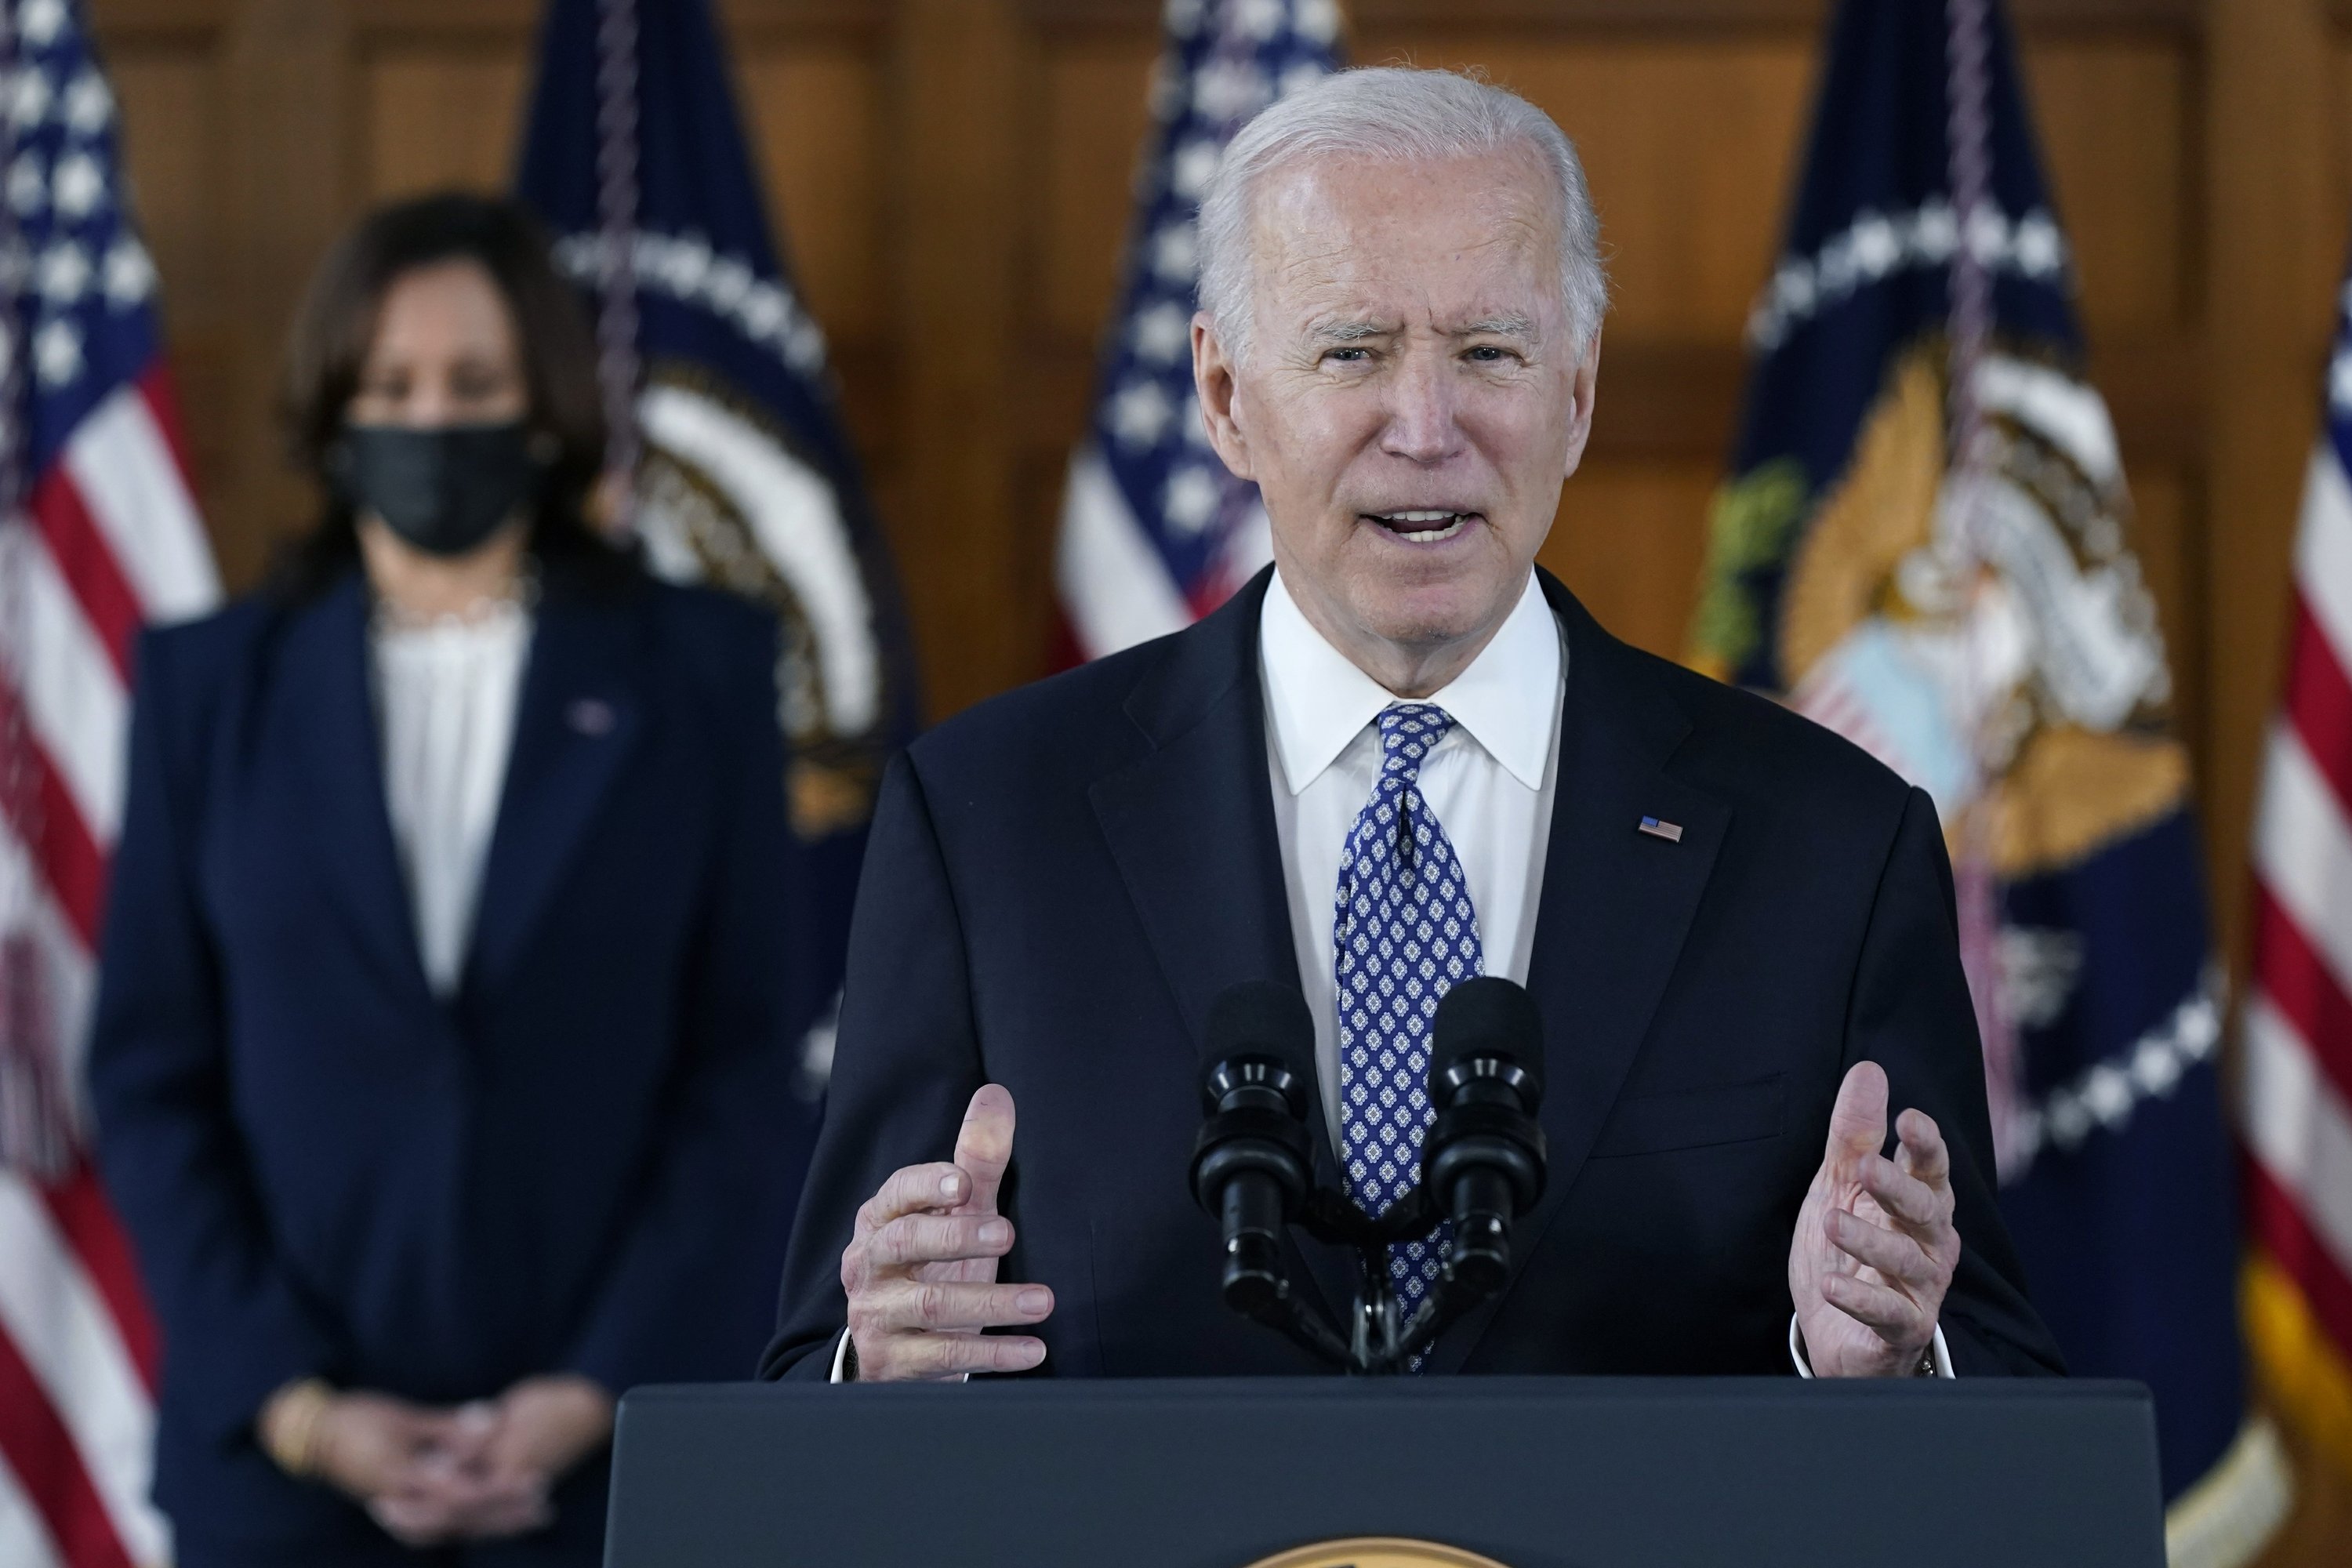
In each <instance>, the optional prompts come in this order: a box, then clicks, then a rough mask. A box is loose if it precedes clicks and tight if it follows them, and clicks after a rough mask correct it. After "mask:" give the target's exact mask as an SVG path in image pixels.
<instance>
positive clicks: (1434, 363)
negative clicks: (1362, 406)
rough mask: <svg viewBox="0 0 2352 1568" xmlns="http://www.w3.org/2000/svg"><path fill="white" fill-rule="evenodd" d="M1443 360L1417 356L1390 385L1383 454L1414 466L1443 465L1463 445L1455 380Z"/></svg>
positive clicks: (1382, 443) (1436, 357)
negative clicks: (1455, 398) (1403, 460)
mask: <svg viewBox="0 0 2352 1568" xmlns="http://www.w3.org/2000/svg"><path fill="white" fill-rule="evenodd" d="M1445 371H1446V366H1445V363H1444V359H1443V358H1442V356H1438V355H1421V354H1414V355H1410V356H1408V357H1407V358H1406V360H1405V362H1404V363H1402V364H1401V365H1399V366H1398V367H1397V374H1396V377H1395V379H1394V380H1393V381H1392V382H1391V384H1390V387H1389V399H1388V426H1387V428H1386V429H1385V430H1383V431H1382V432H1381V450H1382V451H1384V452H1386V453H1388V454H1389V455H1390V456H1391V457H1397V458H1406V459H1408V460H1410V461H1412V462H1415V463H1442V462H1444V460H1445V459H1446V458H1450V457H1452V456H1453V455H1454V452H1455V451H1456V450H1458V449H1459V448H1460V447H1461V444H1462V429H1461V426H1460V424H1459V423H1458V422H1457V420H1456V417H1455V416H1456V414H1457V413H1458V410H1457V408H1456V406H1455V403H1454V384H1453V378H1452V377H1450V376H1448V375H1447V374H1445Z"/></svg>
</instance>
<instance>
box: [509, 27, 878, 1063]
mask: <svg viewBox="0 0 2352 1568" xmlns="http://www.w3.org/2000/svg"><path fill="white" fill-rule="evenodd" d="M516 190H517V194H518V195H520V196H521V197H522V199H523V200H524V201H525V202H527V203H528V204H529V205H531V206H532V207H533V208H535V209H536V210H537V211H538V212H539V213H540V214H541V216H542V217H544V219H545V220H546V221H547V223H548V225H549V226H550V227H551V229H552V230H553V231H554V234H555V236H556V259H557V262H558V264H559V265H560V266H561V267H562V269H563V270H564V271H565V272H566V273H567V274H569V275H570V276H571V277H572V279H574V280H576V281H577V282H578V283H579V284H580V285H581V286H582V288H583V289H584V290H585V291H586V292H587V295H588V300H589V304H590V306H591V308H592V309H593V310H596V312H597V314H598V325H599V333H598V335H599V340H600V347H601V349H602V351H603V353H604V374H605V378H606V382H607V391H608V400H607V405H608V408H610V409H611V410H612V412H613V414H614V420H613V423H614V427H615V437H616V439H615V446H616V448H617V449H618V450H619V451H620V452H621V453H622V454H623V456H624V458H625V461H626V462H627V464H628V468H629V473H628V475H627V479H628V480H629V481H630V485H631V486H632V487H633V488H632V489H630V490H628V491H626V492H625V493H628V494H629V495H630V500H631V504H630V506H629V508H628V510H629V512H630V514H631V521H632V523H633V526H634V528H635V533H636V536H637V538H638V539H639V540H640V541H641V542H642V543H643V545H644V548H645V551H646V559H647V561H648V563H650V564H651V566H652V567H653V569H654V570H655V571H656V573H658V574H661V575H663V576H665V577H668V578H670V579H672V580H675V581H680V582H700V583H712V584H719V585H721V586H724V587H728V588H731V589H734V590H736V591H737V592H740V593H742V594H745V595H749V596H751V597H752V598H754V599H757V600H759V601H761V603H763V604H766V605H770V606H771V607H772V608H773V609H774V610H775V611H776V613H777V616H778V617H779V619H780V620H781V621H782V625H783V627H784V647H783V653H782V663H781V666H780V668H779V670H778V679H779V686H780V689H781V692H782V709H781V711H780V714H779V719H780V721H781V722H782V725H783V728H784V731H785V732H786V735H787V736H788V738H789V740H790V742H791V744H792V755H793V764H792V767H793V772H792V778H791V781H790V795H791V802H792V815H793V827H794V829H795V830H796V832H797V833H798V835H799V837H801V839H802V841H803V844H804V845H805V846H806V847H807V851H808V853H807V855H806V856H805V857H804V865H805V868H806V871H807V877H806V881H807V884H808V885H806V886H804V887H802V888H799V889H794V892H795V895H796V896H797V897H798V898H799V899H800V900H802V902H803V905H804V907H805V910H806V912H807V918H806V919H805V920H804V921H803V922H802V925H803V929H804V930H806V931H809V932H810V935H811V940H810V942H809V943H808V944H807V945H806V947H805V948H804V949H803V950H802V951H798V952H792V953H786V954H780V955H779V958H780V961H781V962H784V963H790V964H792V965H793V969H794V973H795V981H796V984H795V994H796V996H797V997H798V1003H797V1005H796V1019H795V1024H796V1026H798V1027H802V1028H805V1029H807V1030H808V1031H809V1033H808V1035H807V1037H806V1038H807V1053H806V1058H805V1061H806V1066H807V1068H808V1072H807V1075H806V1080H805V1081H806V1086H807V1087H808V1088H809V1089H810V1090H811V1092H812V1093H814V1092H815V1091H816V1090H817V1089H821V1087H822V1084H823V1081H824V1076H825V1072H826V1069H827V1068H828V1067H829V1064H830V1061H831V1048H832V1047H831V1032H830V1031H831V1026H830V1023H829V1016H830V1010H831V1007H832V1004H833V1001H834V998H835V995H836V994H837V993H838V990H839V987H840V984H841V974H842V965H843V960H844V954H845V950H846V944H847V940H848V926H849V904H850V899H851V896H852V893H853V892H854V890H855V889H856V879H857V868H858V863H859V861H860V859H861V858H862V857H863V855H864V850H865V842H866V821H867V817H868V816H869V815H870V813H871V812H872V809H873V805H874V796H875V791H876V789H877V786H878V784H879V783H880V780H881V773H882V767H883V764H884V763H886V762H887V760H888V758H889V756H890V754H891V753H892V752H895V751H896V750H897V749H898V747H899V746H900V745H902V744H904V743H905V742H906V741H907V740H908V737H909V736H910V735H911V733H912V731H913V729H914V724H915V717H916V713H917V706H916V689H915V675H914V661H913V652H912V646H911V644H910V643H909V641H908V637H907V631H906V626H905V623H904V619H903V616H902V613H901V609H900V605H899V600H898V586H897V580H896V577H895V575H894V574H893V573H892V570H891V567H890V562H889V558H888V554H887V550H886V547H885V545H884V542H883V539H882V535H881V532H880V530H879V529H878V528H877V525H876V523H875V521H874V517H873V513H872V510H871V509H870V507H869V506H868V504H867V500H866V489H865V485H864V482H863V480H862V479H861V478H860V476H859V472H858V467H857V461H856V455H855V453H854V452H853V451H852V449H851V447H850V445H849V440H848V437H847V436H846V434H845V431H844V429H843V427H842V423H841V418H840V415H839V411H838V409H837V407H836V405H835V396H834V388H833V382H832V378H831V374H830V372H829V369H828V367H827V363H826V358H825V342H824V331H822V330H821V329H820V328H819V327H818V325H817V323H816V321H815V320H814V318H813V317H812V316H811V315H810V314H809V311H808V308H807V306H806V304H805V302H804V301H803V300H802V299H801V296H800V294H799V292H798V291H797V290H796V289H794V288H793V280H792V275H791V273H790V271H789V270H788V269H787V268H786V267H785V265H784V262H783V259H782V253H781V251H780V249H779V247H778V246H777V244H776V242H775V240H774V238H773V237H772V230H771V228H770V226H769V220H768V216H767V212H766V206H765V204H764V202H763V201H762V199H761V184H760V181H759V179H758V177H757V175H756V174H755V173H754V172H753V169H752V165H751V151H750V148H749V147H748V146H747V145H746V143H745V142H744V139H743V133H742V130H741V127H740V121H739V120H738V117H737V113H736V107H735V95H734V90H733V88H732V86H731V84H730V81H729V79H728V74H727V65H726V60H725V58H724V56H723V54H722V52H721V47H720V43H719V36H718V33H717V32H716V30H715V28H714V26H713V24H712V19H711V16H710V11H709V5H708V0H655V3H649V4H644V5H639V4H636V3H635V0H555V4H554V5H552V6H551V8H550V10H549V12H548V16H547V21H546V27H545V31H544V34H543V36H542V37H541V48H540V66H539V84H538V92H537V97H536V100H535V101H534V103H533V105H532V108H531V114H530V129H529V131H528V132H527V135H526V139H525V142H524V146H523V150H522V160H521V167H520V173H519V174H518V175H517V178H516Z"/></svg>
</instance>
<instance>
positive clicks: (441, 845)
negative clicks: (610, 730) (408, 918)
mask: <svg viewBox="0 0 2352 1568" xmlns="http://www.w3.org/2000/svg"><path fill="white" fill-rule="evenodd" d="M530 630H531V615H530V610H529V609H527V608H525V607H524V606H523V605H520V604H519V603H516V602H515V601H513V600H500V601H498V602H497V603H495V604H493V605H488V606H486V607H485V608H484V609H483V610H481V611H480V612H479V613H478V614H476V615H473V616H467V617H463V618H460V617H458V616H444V617H442V618H440V619H437V620H434V621H430V622H425V623H422V624H402V623H399V622H396V621H394V620H391V619H389V618H388V617H385V616H378V617H377V620H376V624H375V626H374V629H373V633H372V634H371V639H370V640H371V643H372V647H373V654H374V668H375V686H376V714H377V717H378V719H379V721H381V723H382V725H383V735H382V739H383V793H384V804H385V805H386V806H387V807H388V808H389V810H390V812H391V816H392V837H393V842H394V845H395V846H396V847H398V849H399V851H400V862H401V869H402V871H403V872H404V874H405V875H406V877H407V879H408V896H409V908H410V910H411V911H412V912H413V913H414V915H415V921H416V947H417V952H418V955H419V956H420V957H421V958H422V959H423V960H424V962H425V978H426V979H427V980H429V981H430V982H432V984H433V990H434V992H435V994H436V995H440V996H444V997H446V996H451V995H454V994H456V993H457V982H458V979H459V977H460V976H461V975H462V973H463V972H464V969H465V963H466V950H467V944H468V942H470V941H471V939H472V936H473V930H474V910H475V905H476V904H477V902H478V900H479V896H480V893H481V884H482V864H483V861H484V860H485V859H486V858H488V854H489V848H490V832H491V830H492V829H493V828H494V827H495V826H497V825H498V816H499V792H500V790H501V789H502V787H503V785H504V784H505V781H506V773H507V755H508V753H509V752H510V751H512V749H513V745H514V725H515V704H516V700H517V699H518V697H519V695H520V688H521V685H522V668H523V656H524V654H525V653H526V652H527V651H528V650H529V648H530Z"/></svg>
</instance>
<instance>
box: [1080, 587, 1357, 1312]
mask: <svg viewBox="0 0 2352 1568" xmlns="http://www.w3.org/2000/svg"><path fill="white" fill-rule="evenodd" d="M1271 575H1272V574H1271V572H1270V571H1269V572H1262V573H1260V574H1258V576H1257V577H1256V578H1255V580H1253V581H1252V582H1251V583H1250V584H1249V585H1248V586H1246V587H1244V589H1243V590H1242V591H1241V592H1240V593H1238V594H1235V595H1234V596H1233V598H1232V599H1231V600H1230V601H1228V602H1227V603H1226V605H1224V606H1223V608H1222V609H1220V610H1218V611H1217V612H1216V613H1215V614H1214V615H1213V616H1210V617H1209V618H1208V619H1207V620H1205V621H1203V622H1202V623H1201V624H1200V625H1199V626H1195V627H1193V628H1192V630H1190V631H1188V632H1185V633H1183V634H1181V636H1180V637H1176V638H1174V639H1171V642H1170V643H1169V645H1168V650H1169V651H1168V657H1167V658H1165V659H1164V660H1163V661H1162V662H1161V663H1160V664H1159V665H1158V666H1156V667H1154V668H1152V669H1150V671H1149V672H1147V673H1146V675H1145V676H1144V677H1143V679H1141V680H1139V682H1138V683H1137V686H1136V689H1135V691H1134V692H1133V693H1132V694H1131V695H1130V697H1129V700H1128V703H1127V712H1128V716H1129V718H1130V719H1131V720H1133V721H1134V722H1135V724H1136V726H1137V727H1138V728H1139V730H1141V731H1142V732H1143V734H1144V736H1145V738H1146V740H1147V741H1148V742H1150V746H1151V749H1150V751H1149V752H1146V753H1145V754H1144V755H1143V756H1142V757H1141V758H1139V759H1138V760H1137V761H1135V762H1133V763H1128V764H1127V765H1126V766H1124V767H1122V768H1119V769H1118V770H1116V771H1114V772H1112V773H1107V774H1105V775H1104V776H1103V777H1101V778H1099V779H1097V781H1096V782H1095V784H1094V785H1093V786H1092V788H1091V789H1090V790H1089V792H1088V793H1089V795H1090V797H1091V798H1092V800H1093V803H1094V808H1095V818H1096V820H1097V823H1098V824H1099V825H1100V826H1101V828H1102V833H1103V837H1104V839H1105V841H1106V842H1107V843H1108V845H1109V847H1110V853H1111V858H1112V860H1113V861H1114V862H1116V863H1117V865H1118V870H1119V875H1120V877H1121V879H1123V880H1124V881H1125V883H1126V884H1127V891H1128V896H1129V899H1130V900H1131V901H1132V902H1133V904H1134V906H1135V910H1136V914H1137V916H1138V918H1139V920H1140V921H1142V924H1143V930H1144V935H1145V937H1146V939H1147V940H1148V941H1149V942H1150V946H1151V951H1152V955H1153V957H1154V958H1155V959H1156V960H1157V961H1158V963H1159V965H1160V973H1161V974H1162V975H1163V976H1164V977H1165V978H1166V980H1167V983H1168V986H1169V989H1170V990H1171V992H1172V993H1173V994H1175V997H1176V1004H1177V1007H1178V1009H1179V1011H1180V1013H1181V1016H1182V1018H1183V1023H1184V1037H1185V1038H1186V1040H1187V1041H1188V1042H1189V1043H1190V1045H1191V1046H1192V1047H1193V1050H1194V1052H1195V1054H1194V1056H1193V1057H1192V1062H1191V1063H1188V1064H1187V1067H1188V1070H1189V1069H1191V1068H1193V1066H1194V1064H1197V1062H1198V1059H1199V1058H1198V1056H1197V1051H1198V1047H1199V1045H1200V1042H1201V1039H1202V1033H1203V1031H1204V1030H1205V1028H1206V1026H1207V1024H1208V1017H1209V1008H1210V1006H1211V1005H1212V1004H1213V1003H1214V1002H1215V1000H1216V998H1217V994H1218V993H1220V992H1222V991H1223V990H1224V989H1225V987H1227V986H1229V985H1232V984H1235V983H1237V982H1240V981H1244V980H1257V979H1264V980H1275V981H1279V982H1281V983H1282V984H1286V985H1290V986H1294V987H1296V986H1297V984H1298V983H1299V980H1298V953H1297V948H1296V947H1295V946H1294V945H1293V944H1292V936H1291V930H1290V906H1289V900H1288V896H1287V893H1286V884H1285V882H1284V879H1283V870H1282V856H1281V848H1280V845H1279V842H1278V839H1277V837H1276V832H1275V826H1274V803H1273V798H1272V795H1271V792H1270V786H1269V783H1268V780H1269V778H1270V776H1271V775H1270V774H1269V773H1268V771H1267V768H1268V763H1267V760H1266V749H1265V693H1264V692H1263V690H1262V689H1261V686H1260V681H1259V676H1258V657H1257V627H1258V610H1259V607H1260V605H1262V604H1263V603H1264V602H1265V585H1266V584H1267V582H1268V581H1269V579H1270V577H1271ZM1308 1068H1309V1078H1310V1082H1309V1084H1308V1111H1307V1121H1308V1124H1309V1126H1310V1129H1311V1131H1312V1134H1313V1138H1314V1142H1315V1164H1316V1171H1317V1175H1318V1179H1319V1180H1321V1181H1324V1182H1327V1183H1328V1182H1333V1181H1336V1180H1337V1176H1338V1172H1339V1165H1338V1163H1337V1161H1336V1160H1335V1159H1334V1158H1333V1156H1332V1152H1331V1147H1330V1135H1329V1133H1328V1131H1327V1130H1326V1128H1325V1125H1324V1122H1325V1118H1324V1114H1323V1100H1322V1094H1321V1088H1320V1085H1319V1084H1318V1083H1315V1082H1314V1081H1312V1079H1313V1069H1314V1064H1313V1063H1312V1061H1311V1060H1310V1062H1309V1063H1308ZM1297 1255H1298V1256H1299V1257H1300V1258H1302V1259H1303V1260H1304V1261H1305V1262H1306V1264H1307V1267H1308V1268H1309V1270H1310V1273H1311V1278H1312V1279H1313V1280H1314V1281H1315V1282H1316V1283H1317V1284H1318V1285H1319V1286H1320V1287H1321V1289H1322V1291H1323V1293H1324V1294H1325V1296H1326V1297H1327V1298H1328V1300H1329V1302H1330V1304H1331V1305H1332V1306H1333V1307H1335V1308H1343V1307H1344V1306H1345V1304H1346V1303H1347V1302H1348V1301H1349V1300H1350V1295H1349V1292H1350V1291H1351V1290H1352V1288H1353V1287H1352V1284H1351V1283H1350V1281H1351V1279H1352V1276H1351V1274H1350V1271H1349V1269H1350V1265H1349V1259H1348V1258H1345V1257H1344V1256H1342V1255H1341V1254H1339V1253H1338V1252H1337V1251H1335V1250H1333V1249H1331V1248H1328V1247H1320V1246H1317V1245H1314V1244H1311V1243H1305V1244H1301V1245H1299V1246H1298V1247H1297ZM1301 1282H1302V1283H1305V1282H1306V1281H1305V1280H1302V1281H1301Z"/></svg>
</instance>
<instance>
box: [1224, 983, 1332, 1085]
mask: <svg viewBox="0 0 2352 1568" xmlns="http://www.w3.org/2000/svg"><path fill="white" fill-rule="evenodd" d="M1249 1055H1257V1056H1269V1057H1273V1058H1276V1060H1277V1061H1280V1062H1281V1063H1282V1064H1283V1065H1284V1066H1286V1067H1287V1068H1290V1070H1291V1072H1292V1073H1293V1074H1295V1075H1296V1076H1297V1077H1298V1078H1300V1079H1309V1078H1311V1077H1312V1076H1313V1074H1314V1069H1315V1019H1314V1016H1313V1015H1311V1014H1310V1013H1308V1012H1307V998H1306V997H1304V996H1302V995H1300V994H1298V990H1297V987H1296V986H1291V985H1283V984H1278V983H1276V982H1275V981H1272V980H1244V981H1242V982H1241V983H1240V984H1234V985H1228V986H1226V987H1225V988H1224V990H1223V991H1222V992H1220V993H1219V994H1218V995H1217V999H1216V1000H1215V1001H1214V1002H1213V1003H1211V1004H1210V1005H1209V1028H1208V1033H1207V1034H1206V1035H1205V1036H1204V1037H1203V1038H1202V1051H1201V1060H1202V1065H1204V1066H1207V1067H1214V1066H1215V1065H1216V1064H1217V1063H1219V1062H1222V1061H1229V1060H1231V1059H1232V1058H1234V1057H1237V1056H1249Z"/></svg>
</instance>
